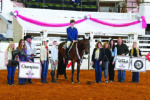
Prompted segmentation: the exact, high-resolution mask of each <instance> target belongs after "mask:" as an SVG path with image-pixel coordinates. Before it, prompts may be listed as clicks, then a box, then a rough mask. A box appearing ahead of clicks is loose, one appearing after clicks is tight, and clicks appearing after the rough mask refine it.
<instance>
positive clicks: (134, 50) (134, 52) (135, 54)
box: [129, 49, 142, 57]
mask: <svg viewBox="0 0 150 100" xmlns="http://www.w3.org/2000/svg"><path fill="white" fill-rule="evenodd" d="M131 50H132V49H131ZM131 50H130V52H129V56H131ZM133 56H134V57H137V51H136V49H133ZM139 56H142V54H141V50H140V49H139Z"/></svg>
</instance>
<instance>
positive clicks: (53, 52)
mask: <svg viewBox="0 0 150 100" xmlns="http://www.w3.org/2000/svg"><path fill="white" fill-rule="evenodd" d="M50 51H51V59H50V62H51V77H52V81H51V82H52V83H57V82H56V80H55V70H56V67H57V64H58V47H57V41H56V40H54V41H53V46H52V47H51V48H50Z"/></svg>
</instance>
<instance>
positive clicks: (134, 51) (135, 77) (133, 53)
mask: <svg viewBox="0 0 150 100" xmlns="http://www.w3.org/2000/svg"><path fill="white" fill-rule="evenodd" d="M129 56H131V57H140V56H142V54H141V50H140V49H139V48H138V46H137V43H136V42H133V46H132V49H131V50H130V53H129ZM132 82H133V83H138V82H139V72H132Z"/></svg>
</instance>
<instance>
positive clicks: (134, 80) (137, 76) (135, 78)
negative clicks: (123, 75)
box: [132, 72, 139, 82]
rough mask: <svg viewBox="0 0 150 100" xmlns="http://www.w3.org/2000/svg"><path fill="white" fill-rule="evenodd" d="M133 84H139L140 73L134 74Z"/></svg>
mask: <svg viewBox="0 0 150 100" xmlns="http://www.w3.org/2000/svg"><path fill="white" fill-rule="evenodd" d="M132 82H139V72H132Z"/></svg>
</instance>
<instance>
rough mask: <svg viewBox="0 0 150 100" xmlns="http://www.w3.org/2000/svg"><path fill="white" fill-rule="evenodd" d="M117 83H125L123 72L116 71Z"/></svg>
mask: <svg viewBox="0 0 150 100" xmlns="http://www.w3.org/2000/svg"><path fill="white" fill-rule="evenodd" d="M118 81H119V82H124V81H125V71H124V70H118Z"/></svg>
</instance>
